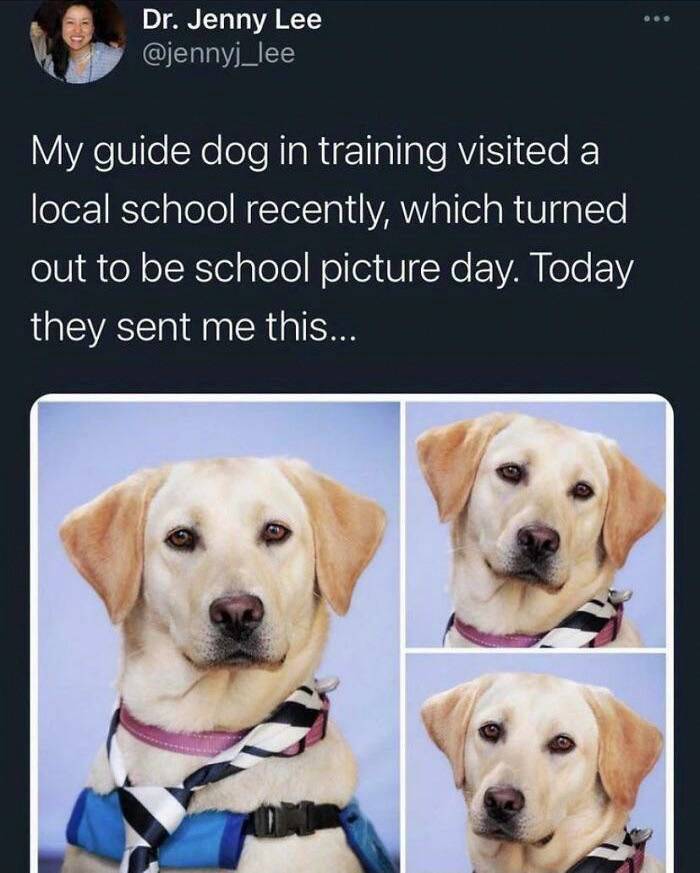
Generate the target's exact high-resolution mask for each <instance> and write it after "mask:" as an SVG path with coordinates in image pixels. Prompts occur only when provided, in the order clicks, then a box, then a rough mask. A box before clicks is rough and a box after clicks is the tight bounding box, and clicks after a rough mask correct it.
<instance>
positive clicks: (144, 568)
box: [61, 458, 385, 668]
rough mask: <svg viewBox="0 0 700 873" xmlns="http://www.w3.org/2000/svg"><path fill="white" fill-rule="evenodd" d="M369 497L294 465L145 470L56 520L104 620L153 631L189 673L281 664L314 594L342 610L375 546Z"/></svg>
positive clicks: (376, 522) (377, 533)
mask: <svg viewBox="0 0 700 873" xmlns="http://www.w3.org/2000/svg"><path fill="white" fill-rule="evenodd" d="M384 523H385V521H384V513H383V512H382V510H381V509H380V508H379V506H377V504H375V503H374V502H373V501H371V500H368V499H366V498H364V497H360V496H359V495H357V494H353V493H352V492H351V491H349V490H347V489H346V488H344V487H343V486H342V485H339V484H338V483H337V482H334V481H333V480H331V479H328V478H327V477H325V476H322V475H320V474H319V473H316V472H315V471H314V470H312V469H311V467H309V466H308V465H307V464H305V463H303V462H301V461H286V460H264V459H257V458H231V459H224V460H213V461H194V462H191V463H180V464H175V465H173V466H171V467H167V468H160V469H155V470H143V471H141V472H139V473H136V474H134V475H133V476H130V477H129V478H128V479H126V480H125V481H123V482H121V483H119V484H118V485H115V486H113V487H112V488H110V489H109V490H108V491H106V492H105V493H103V494H101V495H100V496H99V497H97V498H96V499H95V500H93V501H92V502H91V503H88V504H86V505H85V506H81V507H80V508H78V509H76V510H75V511H74V512H72V513H71V514H70V515H69V516H68V517H67V518H66V519H65V521H64V522H63V525H62V527H61V538H62V540H63V543H64V546H65V548H66V550H67V552H68V554H69V556H70V558H71V560H72V561H73V563H74V564H75V566H76V567H77V568H78V570H79V571H80V573H81V574H82V575H83V576H84V577H85V578H86V579H87V581H88V582H89V583H90V584H91V585H92V586H93V588H94V589H95V590H96V591H97V593H98V594H99V595H100V597H101V598H102V599H103V600H104V602H105V605H106V607H107V610H108V612H109V615H110V617H111V619H112V621H113V622H115V623H118V622H122V621H124V620H125V619H127V617H128V618H129V619H130V620H131V619H132V617H133V620H134V621H138V620H144V616H147V621H148V622H150V623H154V624H156V625H157V626H158V627H159V628H160V630H161V632H163V633H167V634H168V635H169V637H170V639H171V640H172V641H173V643H174V644H175V646H176V647H177V649H178V650H179V651H180V652H181V653H182V654H183V655H184V656H185V657H186V658H187V659H188V660H189V661H190V662H191V663H192V664H194V665H195V666H196V667H200V668H208V667H216V666H232V667H245V666H250V665H263V666H264V665H267V666H268V667H274V666H275V665H279V664H281V663H282V662H284V660H285V658H286V657H287V655H288V654H289V653H290V651H292V650H295V649H296V650H298V649H299V648H300V647H301V646H303V645H304V644H305V641H306V639H307V637H308V634H309V632H310V627H311V625H312V622H313V621H314V617H315V615H316V612H317V610H318V608H319V606H320V598H324V599H325V600H326V601H327V602H328V603H329V604H330V606H331V607H332V608H333V609H334V610H335V611H336V612H337V613H340V614H344V613H345V612H347V610H348V607H349V605H350V599H351V596H352V592H353V588H354V586H355V583H356V582H357V579H358V577H359V576H360V574H361V573H362V571H363V570H364V568H365V567H366V566H367V564H368V563H369V561H370V560H371V558H372V556H373V555H374V553H375V551H376V549H377V547H378V546H379V543H380V541H381V538H382V534H383V530H384Z"/></svg>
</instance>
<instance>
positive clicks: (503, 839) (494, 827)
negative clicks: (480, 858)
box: [472, 823, 554, 848]
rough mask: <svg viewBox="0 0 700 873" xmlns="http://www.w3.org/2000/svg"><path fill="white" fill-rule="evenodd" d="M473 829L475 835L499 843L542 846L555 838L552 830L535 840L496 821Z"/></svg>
mask: <svg viewBox="0 0 700 873" xmlns="http://www.w3.org/2000/svg"><path fill="white" fill-rule="evenodd" d="M472 830H473V832H474V834H475V836H477V837H481V838H482V839H484V840H494V841H496V842H499V843H518V844H519V845H523V846H534V847H535V848H541V847H543V846H546V845H547V844H548V843H550V842H551V841H552V839H553V838H554V831H552V832H551V833H550V834H547V836H545V837H541V838H540V839H538V840H533V839H531V838H528V837H525V836H523V835H521V834H519V833H518V831H517V830H515V829H514V830H510V829H509V828H507V827H506V826H504V825H498V824H495V823H494V824H487V825H481V826H479V827H478V828H477V827H475V828H472Z"/></svg>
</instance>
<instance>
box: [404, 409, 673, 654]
mask: <svg viewBox="0 0 700 873" xmlns="http://www.w3.org/2000/svg"><path fill="white" fill-rule="evenodd" d="M497 411H498V412H521V413H525V414H527V415H532V416H535V417H536V418H544V419H548V420H551V421H558V422H560V423H561V424H565V425H569V426H570V427H575V428H579V429H581V430H586V431H593V432H596V433H602V434H604V435H605V436H608V437H612V438H613V439H614V440H616V441H617V443H618V445H619V446H620V449H621V450H622V451H623V452H624V453H625V454H626V455H627V456H628V457H629V458H631V459H632V460H633V461H634V463H635V464H637V466H638V467H639V468H640V469H641V470H642V471H643V472H644V473H645V475H646V476H648V477H649V478H650V479H651V480H652V481H653V482H655V483H656V484H657V485H659V486H661V487H662V488H664V489H665V487H666V429H665V428H666V425H665V416H666V404H665V403H664V402H663V401H662V400H659V401H656V402H655V401H649V402H641V401H634V402H612V401H610V402H603V403H599V402H575V403H573V402H549V403H547V402H532V403H505V402H503V403H501V402H495V403H490V402H489V403H486V402H474V403H432V402H431V403H417V402H416V403H408V404H407V408H406V526H407V531H406V622H407V630H406V642H407V645H408V646H418V647H423V646H440V645H441V642H442V634H443V631H444V629H445V624H446V622H447V618H448V616H449V615H450V613H451V612H452V605H451V601H450V596H449V592H448V583H449V575H450V538H449V525H447V524H444V525H443V524H440V522H439V520H438V515H437V509H436V507H435V502H434V501H433V497H432V495H431V493H430V490H429V489H428V486H427V484H426V482H425V480H424V479H423V475H422V473H421V471H420V467H419V465H418V459H417V456H416V449H415V446H416V439H417V438H418V437H419V436H420V434H422V433H423V431H425V430H427V429H428V428H431V427H435V426H436V425H442V424H449V423H451V422H454V421H459V420H460V419H469V418H476V417H477V416H479V415H485V414H486V413H488V412H497ZM665 543H666V526H665V517H662V519H661V521H660V522H659V523H658V524H657V525H656V527H655V528H654V529H653V530H651V531H650V532H649V533H648V534H647V535H646V536H644V537H642V539H641V540H639V541H638V542H637V543H636V544H635V546H634V547H633V548H632V551H631V553H630V556H629V558H628V559H627V563H626V564H625V566H624V567H623V568H622V570H621V571H620V572H619V573H618V574H617V575H616V577H615V587H616V588H617V589H620V590H622V589H625V588H629V589H631V590H632V591H633V592H634V596H633V597H632V600H631V601H630V602H629V603H627V604H625V612H626V613H627V614H628V615H629V616H630V618H631V619H632V621H633V622H634V623H635V624H636V625H637V627H638V629H639V631H640V633H641V635H642V640H643V643H644V645H645V646H648V647H663V646H664V645H665V640H666V609H665V605H666V546H665Z"/></svg>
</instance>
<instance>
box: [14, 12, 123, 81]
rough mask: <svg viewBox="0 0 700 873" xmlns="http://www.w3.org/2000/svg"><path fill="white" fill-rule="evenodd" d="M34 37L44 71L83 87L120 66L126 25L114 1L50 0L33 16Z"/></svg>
mask: <svg viewBox="0 0 700 873" xmlns="http://www.w3.org/2000/svg"><path fill="white" fill-rule="evenodd" d="M31 37H32V45H33V47H34V54H35V57H36V59H37V61H38V63H39V64H40V65H41V66H42V68H43V69H44V70H45V72H47V73H48V74H49V75H50V76H52V77H53V78H55V79H58V80H59V81H61V82H64V83H67V84H71V85H83V84H87V83H88V82H95V81H97V80H98V79H101V78H102V77H103V76H106V75H107V74H108V73H110V72H111V71H112V70H113V69H114V68H115V67H116V65H117V64H118V63H119V61H120V60H121V58H122V53H123V45H124V26H123V21H122V17H121V14H120V13H119V10H118V9H117V7H116V5H115V4H114V3H113V2H112V0H102V2H99V3H98V2H97V0H84V2H83V0H81V2H79V3H74V2H69V0H67V2H66V0H64V2H56V0H48V2H45V3H43V4H42V6H41V7H40V9H39V10H38V11H37V13H36V15H35V16H34V20H33V22H32V29H31Z"/></svg>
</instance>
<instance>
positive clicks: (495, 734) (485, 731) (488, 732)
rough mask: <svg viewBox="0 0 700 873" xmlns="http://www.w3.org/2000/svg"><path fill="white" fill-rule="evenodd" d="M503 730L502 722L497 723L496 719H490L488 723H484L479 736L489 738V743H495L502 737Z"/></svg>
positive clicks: (484, 738)
mask: <svg viewBox="0 0 700 873" xmlns="http://www.w3.org/2000/svg"><path fill="white" fill-rule="evenodd" d="M502 733H503V730H502V728H501V726H500V724H496V722H495V721H490V722H488V723H487V724H483V725H482V726H481V727H480V728H479V736H480V737H481V738H482V739H483V740H487V742H489V743H495V742H497V741H498V740H499V739H500V738H501V734H502Z"/></svg>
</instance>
